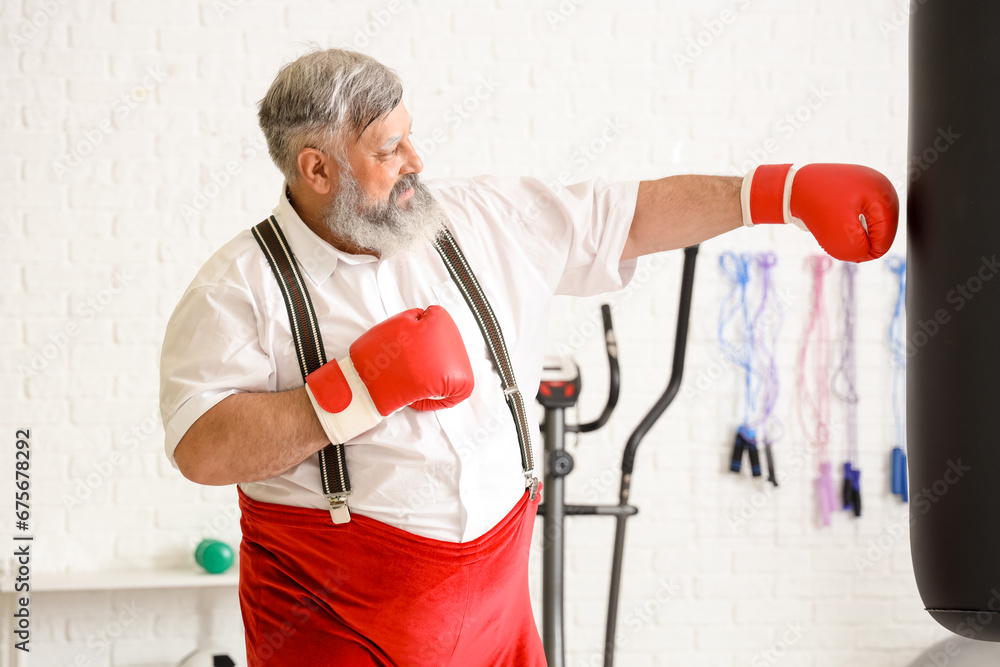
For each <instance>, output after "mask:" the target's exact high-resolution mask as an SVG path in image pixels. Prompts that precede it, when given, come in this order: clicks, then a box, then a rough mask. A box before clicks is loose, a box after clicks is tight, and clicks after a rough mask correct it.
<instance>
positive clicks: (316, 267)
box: [272, 183, 378, 285]
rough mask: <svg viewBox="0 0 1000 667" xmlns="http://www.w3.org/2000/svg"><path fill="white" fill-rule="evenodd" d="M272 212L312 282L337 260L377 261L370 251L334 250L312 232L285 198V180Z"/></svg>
mask: <svg viewBox="0 0 1000 667" xmlns="http://www.w3.org/2000/svg"><path fill="white" fill-rule="evenodd" d="M272 213H274V217H275V218H277V220H278V223H279V224H280V225H281V231H282V232H284V234H285V239H287V240H288V245H289V246H290V247H291V249H292V252H293V253H294V254H295V258H296V259H297V260H298V262H299V267H300V268H301V269H302V270H303V271H304V272H305V273H306V275H308V276H309V278H310V280H312V282H313V284H314V285H322V284H323V283H324V282H326V279H327V278H329V277H330V276H331V275H332V274H333V271H334V269H336V268H337V263H338V262H344V263H345V264H365V263H367V262H377V261H378V258H377V257H375V256H374V255H364V254H358V255H353V254H351V253H347V252H344V251H343V250H338V249H337V248H334V247H333V246H332V245H330V244H329V243H327V242H326V241H324V240H323V239H321V238H320V237H319V236H317V235H316V232H314V231H313V230H311V229H309V226H308V225H306V223H305V222H303V221H302V218H300V217H299V214H298V213H297V212H296V211H295V209H294V208H293V207H292V203H291V202H290V201H288V184H287V183H284V184H282V186H281V196H280V197H279V200H278V205H277V206H275V207H274V210H273V211H272Z"/></svg>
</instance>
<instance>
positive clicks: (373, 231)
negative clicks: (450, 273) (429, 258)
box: [322, 173, 445, 259]
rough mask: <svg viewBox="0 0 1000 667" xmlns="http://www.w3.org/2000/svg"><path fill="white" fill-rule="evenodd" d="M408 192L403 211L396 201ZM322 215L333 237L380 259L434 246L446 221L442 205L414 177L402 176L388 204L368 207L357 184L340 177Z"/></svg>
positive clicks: (350, 177)
mask: <svg viewBox="0 0 1000 667" xmlns="http://www.w3.org/2000/svg"><path fill="white" fill-rule="evenodd" d="M407 188H413V195H412V196H411V197H410V198H409V200H408V202H407V208H405V209H404V208H402V207H400V206H399V204H398V203H397V199H398V197H399V195H400V194H402V193H403V192H405V191H406V190H407ZM322 215H323V221H324V223H325V224H326V226H327V228H328V229H329V230H330V231H331V232H332V233H333V234H334V236H336V237H337V238H340V239H343V240H345V241H348V242H350V243H352V244H354V245H355V246H357V247H359V248H362V249H365V250H371V251H374V252H376V253H378V255H379V257H381V258H383V259H385V258H388V257H392V256H393V255H396V254H398V253H402V252H410V251H413V250H415V249H417V248H419V247H421V246H423V245H425V244H426V243H428V242H433V240H434V237H435V236H437V234H438V232H439V231H440V230H441V228H442V227H444V220H445V213H444V209H443V208H441V204H439V203H438V201H437V200H436V199H434V195H432V194H431V192H430V190H428V189H427V186H425V185H424V184H423V183H422V182H421V181H420V178H419V177H418V176H417V175H416V174H407V175H405V176H403V177H402V178H401V179H400V180H399V182H398V183H397V184H396V185H395V186H394V187H393V189H392V192H391V193H390V194H389V199H388V201H385V202H378V203H376V204H370V203H369V202H368V196H367V195H366V194H365V193H364V192H363V191H362V190H361V188H360V187H359V186H358V182H357V181H356V180H354V178H353V177H352V176H351V175H350V174H347V173H342V174H341V179H340V190H339V191H338V192H337V194H336V195H335V196H334V199H333V202H331V203H330V205H329V206H328V207H327V208H326V209H325V210H324V211H323V213H322Z"/></svg>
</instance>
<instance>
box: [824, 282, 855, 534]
mask: <svg viewBox="0 0 1000 667" xmlns="http://www.w3.org/2000/svg"><path fill="white" fill-rule="evenodd" d="M842 267H843V268H842V272H841V275H842V276H843V280H842V283H841V292H840V294H841V307H842V310H843V313H844V327H843V335H842V336H841V348H840V361H839V362H838V364H837V371H836V372H835V373H834V376H833V384H832V385H831V387H830V391H831V392H832V393H833V395H834V396H836V397H837V398H839V399H840V400H841V401H843V402H844V404H845V407H846V410H845V411H846V422H847V460H846V461H844V481H843V485H842V487H841V506H842V508H843V509H845V510H851V511H853V512H854V516H856V517H859V516H861V467H860V463H859V461H858V390H857V370H858V365H857V356H856V355H855V353H854V350H855V328H856V327H855V324H856V323H857V300H856V298H855V292H854V279H855V274H857V271H858V267H857V265H855V264H849V263H846V262H845V263H843V264H842ZM838 385H841V386H842V387H843V390H839V389H838Z"/></svg>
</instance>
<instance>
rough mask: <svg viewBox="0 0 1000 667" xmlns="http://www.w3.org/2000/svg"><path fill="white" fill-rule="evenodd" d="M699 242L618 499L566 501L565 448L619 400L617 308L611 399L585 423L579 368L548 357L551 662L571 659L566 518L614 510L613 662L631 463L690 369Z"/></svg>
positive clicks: (546, 538)
mask: <svg viewBox="0 0 1000 667" xmlns="http://www.w3.org/2000/svg"><path fill="white" fill-rule="evenodd" d="M697 256H698V246H696V245H695V246H691V247H689V248H685V249H684V267H683V269H682V274H681V291H680V301H679V303H678V306H677V329H676V332H675V334H674V352H673V364H672V367H671V371H670V380H669V381H668V382H667V387H666V389H665V390H664V391H663V394H662V395H661V396H660V398H659V399H658V400H657V401H656V403H654V404H653V406H652V408H650V410H649V412H648V413H647V414H646V416H645V417H643V418H642V420H641V421H640V422H639V424H638V426H636V428H635V430H634V431H633V432H632V435H631V436H630V437H629V439H628V442H627V443H626V444H625V450H624V452H623V453H622V465H621V481H620V485H619V492H618V504H616V505H571V504H567V503H566V501H565V486H564V482H565V479H564V478H565V477H566V476H567V475H568V474H569V473H570V472H572V470H573V457H572V455H571V454H570V453H569V452H567V451H566V448H565V437H566V433H587V432H591V431H595V430H597V429H599V428H601V427H602V426H604V425H605V424H606V423H607V422H608V419H610V417H611V413H612V411H613V410H614V409H615V406H616V405H617V403H618V396H619V392H620V373H619V364H618V345H617V342H616V340H615V336H614V330H613V328H612V323H611V309H610V308H609V307H608V306H607V305H604V306H602V308H601V311H602V316H603V319H604V339H605V347H606V349H607V356H608V367H609V376H610V377H609V389H608V400H607V402H606V404H605V406H604V410H603V411H602V413H601V415H600V416H599V417H598V418H597V419H595V420H594V421H591V422H587V423H584V424H567V423H566V410H567V409H569V408H571V407H573V406H574V405H575V404H576V402H577V400H578V398H579V396H580V389H581V387H582V381H581V377H580V370H579V368H578V367H577V366H576V364H575V363H574V362H573V361H572V360H571V359H567V358H562V359H560V360H558V361H553V362H546V364H545V368H544V369H543V374H542V382H541V384H540V386H539V388H538V395H537V396H536V398H537V400H538V402H539V403H541V405H542V407H543V408H545V417H544V422H543V436H544V441H545V479H544V487H543V489H542V500H543V501H544V502H543V503H542V504H540V505H539V506H538V515H539V516H542V517H544V522H543V530H544V532H543V551H542V643H543V644H544V646H545V659H546V661H547V662H548V665H549V667H565V664H566V662H565V660H566V659H565V652H566V648H565V634H564V619H563V605H564V601H565V590H564V587H563V583H564V573H565V571H564V564H565V541H564V537H565V519H566V517H567V516H611V517H614V518H615V542H614V551H613V558H612V565H611V585H610V591H609V594H608V615H607V626H606V631H605V638H604V666H605V667H612V665H613V664H614V650H615V628H616V624H617V620H618V599H619V597H620V591H621V578H622V563H623V562H624V552H625V525H626V521H627V520H628V518H629V517H632V516H635V514H636V513H637V512H638V511H639V508H637V507H635V506H634V505H631V504H629V492H630V490H631V486H632V471H633V469H634V466H635V455H636V451H637V450H638V448H639V444H640V443H641V442H642V439H643V438H644V437H645V436H646V433H647V432H648V431H649V429H650V428H652V426H653V424H655V423H656V420H657V419H659V418H660V416H661V415H662V414H663V412H664V411H665V410H666V409H667V407H668V406H669V405H670V403H671V402H672V401H673V400H674V397H675V396H676V395H677V391H678V390H679V389H680V384H681V377H682V376H683V373H684V352H685V350H686V348H687V334H688V320H689V316H690V313H691V295H692V291H693V288H694V267H695V260H696V259H697Z"/></svg>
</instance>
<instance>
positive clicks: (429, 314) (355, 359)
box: [306, 306, 475, 443]
mask: <svg viewBox="0 0 1000 667" xmlns="http://www.w3.org/2000/svg"><path fill="white" fill-rule="evenodd" d="M474 386H475V382H474V380H473V375H472V365H471V363H470V362H469V355H468V353H467V352H466V350H465V343H464V342H463V341H462V336H461V334H460V333H459V332H458V327H457V326H456V325H455V321H454V320H452V319H451V315H449V314H448V311H447V310H445V309H444V308H442V307H441V306H431V307H429V308H428V309H427V310H423V309H421V308H413V309H411V310H407V311H404V312H402V313H399V314H397V315H393V316H392V317H390V318H389V319H387V320H385V321H384V322H381V323H379V324H376V325H375V326H374V327H372V328H371V329H369V330H368V331H366V332H365V333H364V334H362V335H361V337H360V338H358V339H357V340H356V341H354V343H353V344H352V345H351V348H350V353H349V356H348V357H346V358H344V359H342V360H340V361H337V360H333V361H330V362H329V363H326V364H324V365H323V366H321V367H320V368H319V369H318V370H316V371H315V372H313V373H310V374H309V376H308V377H306V392H307V393H308V394H309V399H310V400H311V401H312V404H313V409H315V410H316V415H317V416H318V417H319V420H320V423H321V424H322V425H323V430H324V431H326V434H327V435H328V436H329V437H330V442H335V443H341V442H346V441H347V440H350V439H351V438H353V437H355V436H356V435H360V434H361V433H364V432H365V431H367V430H368V429H370V428H372V427H373V426H375V425H376V424H378V423H379V422H380V421H382V418H383V417H387V416H389V415H390V414H392V413H393V412H395V411H396V410H399V409H400V408H404V407H406V406H408V405H409V406H411V407H414V408H416V409H418V410H440V409H441V408H448V407H451V406H453V405H457V404H458V403H461V402H462V401H464V400H465V399H466V398H468V397H469V395H470V394H472V389H473V387H474Z"/></svg>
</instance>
